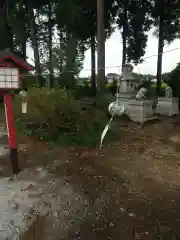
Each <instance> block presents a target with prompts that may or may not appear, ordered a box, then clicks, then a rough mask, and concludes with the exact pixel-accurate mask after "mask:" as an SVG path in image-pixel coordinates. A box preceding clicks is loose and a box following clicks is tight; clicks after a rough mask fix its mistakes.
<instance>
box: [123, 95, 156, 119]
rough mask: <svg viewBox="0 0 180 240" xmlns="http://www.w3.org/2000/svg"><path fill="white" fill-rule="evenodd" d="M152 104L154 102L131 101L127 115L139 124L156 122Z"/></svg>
mask: <svg viewBox="0 0 180 240" xmlns="http://www.w3.org/2000/svg"><path fill="white" fill-rule="evenodd" d="M152 104H153V101H152V100H136V99H133V100H129V103H128V112H127V114H128V116H129V118H130V119H131V120H132V121H134V122H138V123H144V122H147V121H150V120H154V116H153V110H152Z"/></svg>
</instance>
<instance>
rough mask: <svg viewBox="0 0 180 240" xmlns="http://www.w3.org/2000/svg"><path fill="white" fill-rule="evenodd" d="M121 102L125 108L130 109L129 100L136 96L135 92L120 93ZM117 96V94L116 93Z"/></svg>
mask: <svg viewBox="0 0 180 240" xmlns="http://www.w3.org/2000/svg"><path fill="white" fill-rule="evenodd" d="M118 95H119V102H120V104H121V105H123V106H124V107H125V110H126V109H128V105H129V101H130V100H131V99H132V98H133V99H134V98H135V94H133V93H119V94H118ZM116 96H117V95H116Z"/></svg>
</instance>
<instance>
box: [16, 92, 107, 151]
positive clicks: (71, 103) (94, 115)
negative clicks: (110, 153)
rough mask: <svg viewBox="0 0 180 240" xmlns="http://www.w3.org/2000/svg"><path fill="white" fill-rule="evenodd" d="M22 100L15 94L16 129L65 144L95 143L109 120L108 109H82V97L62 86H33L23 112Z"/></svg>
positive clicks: (88, 144)
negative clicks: (79, 98) (78, 98)
mask: <svg viewBox="0 0 180 240" xmlns="http://www.w3.org/2000/svg"><path fill="white" fill-rule="evenodd" d="M20 101H21V99H20V97H19V96H16V97H15V99H14V103H15V114H16V126H17V129H18V130H19V131H20V132H21V133H23V134H25V135H33V136H36V137H38V138H39V139H41V140H45V141H49V142H59V143H61V144H65V145H69V144H70V145H86V146H91V147H92V146H95V145H96V144H99V141H100V134H101V132H102V130H103V128H104V126H105V124H106V123H107V121H108V119H107V117H106V116H105V110H104V111H102V110H96V109H94V108H91V109H88V110H86V111H81V104H80V101H79V100H75V98H74V94H73V93H72V92H69V91H68V92H67V91H65V90H62V89H49V88H31V89H29V90H28V112H27V114H25V115H22V114H21V102H20Z"/></svg>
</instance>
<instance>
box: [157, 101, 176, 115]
mask: <svg viewBox="0 0 180 240" xmlns="http://www.w3.org/2000/svg"><path fill="white" fill-rule="evenodd" d="M156 113H157V114H161V115H164V116H173V115H177V114H179V104H178V98H162V97H159V98H158V104H157V108H156Z"/></svg>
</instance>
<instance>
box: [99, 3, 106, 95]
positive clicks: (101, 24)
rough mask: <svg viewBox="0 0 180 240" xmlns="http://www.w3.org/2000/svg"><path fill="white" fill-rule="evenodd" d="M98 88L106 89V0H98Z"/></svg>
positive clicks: (100, 90)
mask: <svg viewBox="0 0 180 240" xmlns="http://www.w3.org/2000/svg"><path fill="white" fill-rule="evenodd" d="M97 49H98V50H97V52H98V90H99V92H101V93H102V92H104V90H105V81H106V79H105V27H104V0H97Z"/></svg>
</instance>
